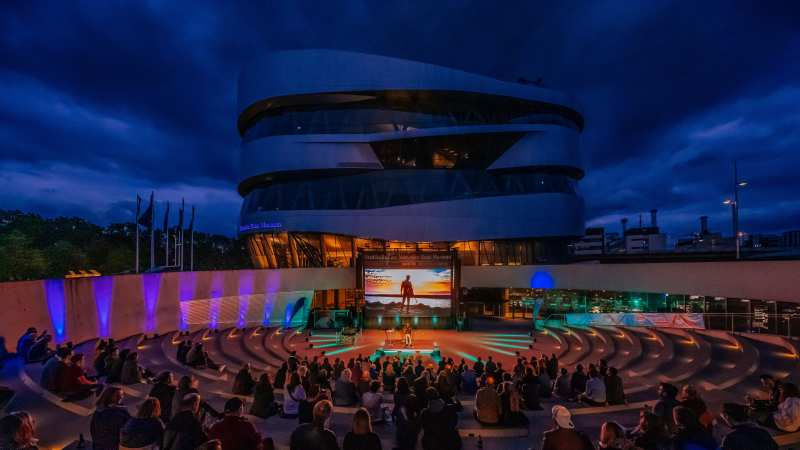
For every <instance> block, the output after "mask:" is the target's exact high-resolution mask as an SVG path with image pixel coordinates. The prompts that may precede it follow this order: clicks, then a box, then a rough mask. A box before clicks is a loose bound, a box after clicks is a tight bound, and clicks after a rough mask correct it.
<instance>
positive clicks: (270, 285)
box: [262, 270, 281, 326]
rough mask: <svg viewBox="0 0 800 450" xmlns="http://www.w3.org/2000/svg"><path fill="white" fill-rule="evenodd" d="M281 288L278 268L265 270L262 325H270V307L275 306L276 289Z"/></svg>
mask: <svg viewBox="0 0 800 450" xmlns="http://www.w3.org/2000/svg"><path fill="white" fill-rule="evenodd" d="M280 289H281V275H280V271H278V270H270V271H269V272H267V282H266V285H265V286H264V319H263V321H262V323H263V324H264V326H269V325H270V320H271V318H272V309H273V308H274V307H275V297H277V296H278V291H280Z"/></svg>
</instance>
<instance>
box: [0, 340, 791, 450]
mask: <svg viewBox="0 0 800 450" xmlns="http://www.w3.org/2000/svg"><path fill="white" fill-rule="evenodd" d="M47 336H48V335H47V333H46V332H42V333H38V332H37V331H36V330H35V329H29V330H28V332H26V333H25V335H24V336H22V337H21V338H20V340H19V343H18V350H19V351H22V352H23V353H21V355H30V354H31V349H33V348H34V347H35V346H36V345H37V342H42V341H47V342H49V341H48V340H47ZM25 349H27V352H25ZM96 350H97V351H96V353H95V357H94V360H93V361H92V362H91V366H92V369H93V372H94V374H93V375H88V374H87V372H86V370H85V369H84V363H85V361H84V356H83V355H82V354H80V353H76V352H75V348H74V347H73V346H72V345H70V344H66V345H62V346H57V347H56V348H55V349H53V350H50V349H49V347H46V350H44V351H40V350H37V354H40V353H44V354H47V357H46V358H44V359H36V358H34V359H32V360H30V361H31V362H37V363H38V362H41V363H42V364H43V365H44V366H43V370H42V375H41V385H42V387H43V388H45V389H47V390H49V391H51V392H54V393H57V394H59V395H61V396H63V397H64V398H65V399H66V400H75V399H86V398H88V397H89V396H91V395H92V394H94V395H96V396H97V398H96V401H95V405H96V408H95V412H94V414H93V415H92V418H91V425H90V435H91V439H92V444H93V446H94V448H95V449H118V448H120V446H122V447H125V448H161V449H166V450H183V449H186V450H189V449H196V448H201V449H209V450H210V449H221V450H229V449H233V450H238V449H264V450H269V449H271V448H273V447H274V445H273V443H272V440H271V439H265V438H264V436H262V434H261V433H260V432H259V431H258V429H257V428H256V427H255V425H254V424H253V423H252V422H251V421H250V420H249V419H248V418H247V417H245V413H248V414H250V415H252V416H255V417H260V418H269V417H272V416H279V417H280V418H281V420H286V421H296V425H295V428H294V431H293V432H292V433H291V438H290V445H291V448H292V449H293V450H295V449H296V450H301V449H315V450H327V449H337V450H338V449H340V448H343V449H344V450H381V449H382V443H381V439H380V438H379V435H378V433H376V431H374V430H373V427H383V428H382V429H383V433H382V434H383V435H384V436H385V435H387V434H389V433H392V432H393V433H394V434H395V444H396V447H395V448H397V449H400V450H405V449H416V448H422V449H423V450H433V449H440V448H441V449H454V450H457V449H459V448H461V447H462V442H461V437H460V435H459V432H458V426H459V420H460V418H463V417H464V414H462V411H463V410H464V406H463V405H462V403H461V401H459V398H463V397H464V396H474V403H473V405H474V406H473V407H472V411H471V415H472V417H473V418H474V419H475V420H476V421H477V422H478V423H479V424H480V426H481V427H486V428H492V427H519V428H524V429H527V428H528V426H529V422H530V420H531V419H530V416H529V415H526V414H525V411H526V410H541V409H543V407H542V400H543V399H551V400H552V402H553V403H554V405H553V406H552V407H551V409H550V415H551V421H552V428H551V429H550V430H548V431H547V432H545V433H544V436H543V440H542V442H541V446H540V447H541V448H542V449H543V450H550V449H578V450H583V449H595V448H601V449H641V450H651V449H652V450H662V449H674V450H679V449H681V450H682V449H698V450H699V449H717V448H722V449H726V450H738V449H753V448H757V449H759V450H769V449H773V448H777V446H776V444H775V441H774V440H773V439H772V437H771V435H770V433H769V432H768V431H767V430H766V429H767V428H772V429H775V430H780V431H786V432H794V431H797V430H799V429H800V392H798V388H797V386H795V385H794V384H791V383H781V382H780V381H778V380H775V379H774V378H773V377H771V376H769V375H763V376H762V377H761V383H762V386H763V390H764V392H766V393H767V394H768V395H765V396H764V398H750V397H747V398H746V399H745V401H744V402H743V403H742V404H736V403H725V404H723V405H722V412H721V413H720V415H719V419H720V422H721V423H722V424H724V425H726V426H727V427H728V428H729V429H730V432H729V433H727V435H725V436H724V437H722V438H721V439H719V440H718V439H717V437H719V436H716V437H715V434H714V425H715V421H714V418H713V417H712V414H711V412H710V411H709V409H708V407H707V406H706V403H705V402H704V400H703V399H702V398H701V395H700V394H699V392H698V391H697V390H696V389H695V388H694V387H693V386H692V385H691V384H687V385H684V386H682V387H681V388H678V387H676V386H674V385H672V384H669V383H661V384H660V385H659V386H658V390H657V391H658V400H657V401H656V402H654V404H653V405H651V406H647V407H645V408H643V409H642V410H641V411H640V415H639V421H638V423H637V424H635V425H634V426H631V427H628V428H625V427H623V426H622V425H620V424H618V423H616V422H612V421H607V422H605V423H603V424H602V426H601V428H600V430H599V440H598V441H597V442H596V445H595V443H593V442H592V440H591V439H590V438H589V437H588V435H587V434H586V433H585V432H583V431H581V430H579V429H578V428H577V427H576V426H575V425H574V423H573V421H572V413H571V411H570V409H569V408H568V406H571V405H572V406H577V404H584V405H589V406H606V405H621V404H624V403H625V402H626V396H625V392H624V388H623V380H622V379H621V377H620V374H619V372H618V371H617V370H616V369H615V368H614V367H610V366H609V365H608V364H607V363H606V361H604V360H600V361H598V362H597V363H596V364H589V365H588V366H587V367H586V368H584V367H583V366H582V365H577V366H576V367H575V369H574V370H573V371H572V372H571V373H570V371H569V370H568V369H567V368H566V367H561V365H560V363H559V361H558V358H557V357H556V355H554V354H553V355H550V356H547V355H544V354H542V355H539V357H538V358H536V357H526V356H524V355H519V354H518V357H517V359H516V362H515V363H514V365H513V366H512V367H510V368H508V369H506V368H505V367H504V366H503V364H502V362H499V361H495V360H494V359H493V358H492V357H491V356H488V357H487V358H486V359H485V360H484V359H482V358H476V359H475V360H473V361H470V362H467V361H466V360H465V359H461V360H460V361H455V360H454V359H453V358H441V359H440V360H438V361H436V362H434V361H432V360H430V359H428V358H424V357H422V356H421V355H419V354H415V355H409V356H408V357H406V358H400V357H395V356H390V357H385V358H369V357H364V356H362V355H358V356H357V357H354V358H350V359H347V360H345V359H341V358H333V359H331V358H329V357H325V356H314V357H311V358H309V357H308V356H305V357H302V358H300V357H298V355H297V354H296V353H295V352H292V353H291V354H290V355H289V357H288V358H287V360H286V361H285V362H284V363H283V364H282V365H281V367H280V368H279V369H278V370H277V371H276V373H275V374H274V377H271V376H270V375H269V374H267V373H263V374H261V375H259V376H258V377H256V376H255V375H254V373H253V371H252V368H251V367H250V365H249V364H245V365H243V366H242V367H241V368H240V370H239V371H238V372H237V373H236V376H235V377H234V379H233V383H232V387H231V391H232V393H233V394H234V395H235V397H232V398H230V399H229V400H228V401H227V402H226V403H225V406H224V410H223V411H221V412H220V411H217V410H216V409H215V408H214V407H213V406H212V405H210V404H209V403H207V402H206V401H205V400H204V399H203V398H202V396H201V393H200V390H199V386H198V381H197V379H195V378H194V377H192V376H189V375H185V376H182V377H181V378H180V379H179V380H178V381H177V383H176V382H175V381H176V380H175V377H174V376H173V374H172V373H171V372H162V373H159V374H157V375H155V374H153V373H151V372H150V371H149V370H147V369H145V368H143V367H141V366H140V365H139V361H138V355H137V353H136V352H135V351H128V350H125V349H119V348H117V346H116V344H115V342H114V341H113V340H102V341H100V342H99V343H98V345H97V348H96ZM177 352H178V357H177V359H178V360H179V361H181V362H182V363H184V364H187V365H189V366H192V367H196V368H203V367H205V368H209V369H212V370H220V369H219V368H220V367H222V366H220V365H218V364H216V363H214V362H213V361H211V359H210V358H209V357H208V354H207V352H205V350H204V349H203V347H202V343H192V342H190V341H183V342H181V343H180V344H179V345H178V349H177ZM34 356H36V355H34ZM23 358H24V359H25V360H26V361H28V357H27V356H24V357H23ZM143 382H146V383H149V384H150V386H151V387H150V391H149V394H148V396H147V398H146V399H145V400H144V401H142V402H141V403H140V404H139V405H138V408H137V411H136V414H135V415H131V414H130V413H129V411H128V408H127V407H125V406H124V405H123V403H122V402H123V398H124V391H123V389H122V388H121V387H119V386H118V385H119V384H136V383H143ZM279 397H280V399H281V400H282V401H280V402H279V401H278V400H279ZM248 398H251V399H252V400H249V403H250V404H249V405H246V404H245V400H244V399H248ZM334 405H336V406H344V407H353V408H354V412H353V413H351V414H352V427H351V429H350V431H348V432H347V433H346V434H345V435H344V436H337V434H336V433H335V432H334V431H333V429H332V427H331V420H332V417H333V414H334ZM248 406H249V407H248ZM467 414H469V413H468V412H467ZM389 422H392V423H393V424H394V427H393V428H394V429H393V430H392V428H386V425H385V424H387V423H389ZM628 425H631V424H628ZM379 431H380V430H379ZM35 434H36V433H35V420H34V418H33V417H31V415H30V414H28V413H25V412H12V413H10V414H8V415H6V416H5V417H3V418H2V419H0V449H3V450H5V449H6V448H9V449H25V450H27V449H34V448H36V447H37V440H36V437H35ZM340 438H341V441H340ZM340 442H341V446H340Z"/></svg>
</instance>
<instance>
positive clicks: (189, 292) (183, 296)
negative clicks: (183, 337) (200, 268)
mask: <svg viewBox="0 0 800 450" xmlns="http://www.w3.org/2000/svg"><path fill="white" fill-rule="evenodd" d="M196 273H197V272H181V273H180V276H179V281H178V299H179V300H180V302H181V303H183V302H185V301H189V300H194V292H195V274H196ZM180 310H181V311H180V318H179V320H180V323H179V324H178V327H179V328H180V330H181V331H187V330H188V329H189V320H188V315H189V308H186V307H184V305H183V304H181V308H180Z"/></svg>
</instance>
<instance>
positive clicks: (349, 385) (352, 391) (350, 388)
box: [333, 369, 358, 406]
mask: <svg viewBox="0 0 800 450" xmlns="http://www.w3.org/2000/svg"><path fill="white" fill-rule="evenodd" d="M351 378H352V373H351V371H350V369H344V370H343V371H342V374H341V376H340V377H339V378H338V379H337V380H336V384H335V385H334V390H333V404H334V405H336V406H353V405H355V404H356V403H358V396H357V395H356V385H355V384H354V383H353V382H352V381H351Z"/></svg>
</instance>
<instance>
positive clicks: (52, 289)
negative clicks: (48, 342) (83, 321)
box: [44, 279, 67, 344]
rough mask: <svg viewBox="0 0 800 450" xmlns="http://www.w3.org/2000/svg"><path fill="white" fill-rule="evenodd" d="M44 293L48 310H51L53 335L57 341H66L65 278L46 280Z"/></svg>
mask: <svg viewBox="0 0 800 450" xmlns="http://www.w3.org/2000/svg"><path fill="white" fill-rule="evenodd" d="M44 294H45V298H46V299H47V310H48V311H50V323H52V324H53V335H54V337H55V340H56V343H59V344H60V343H62V342H64V341H66V338H67V336H66V325H67V305H66V302H65V301H64V280H63V279H55V280H44Z"/></svg>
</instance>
